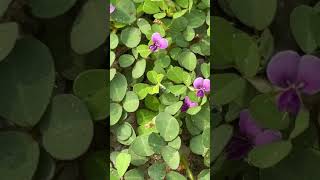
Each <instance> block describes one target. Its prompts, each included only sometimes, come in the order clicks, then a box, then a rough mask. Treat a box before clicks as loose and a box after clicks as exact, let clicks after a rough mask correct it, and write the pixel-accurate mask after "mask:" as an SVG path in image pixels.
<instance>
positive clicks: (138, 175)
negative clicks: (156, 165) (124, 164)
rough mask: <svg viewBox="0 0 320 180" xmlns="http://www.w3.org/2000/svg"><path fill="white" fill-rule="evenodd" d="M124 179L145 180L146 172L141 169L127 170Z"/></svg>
mask: <svg viewBox="0 0 320 180" xmlns="http://www.w3.org/2000/svg"><path fill="white" fill-rule="evenodd" d="M124 179H132V180H144V174H143V172H142V171H141V170H139V169H131V170H130V171H128V172H126V174H125V175H124Z"/></svg>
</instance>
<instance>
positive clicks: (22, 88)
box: [0, 38, 55, 127]
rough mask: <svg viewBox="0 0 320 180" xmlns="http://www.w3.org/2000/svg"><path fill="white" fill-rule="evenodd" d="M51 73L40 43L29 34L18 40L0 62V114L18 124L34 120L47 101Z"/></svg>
mask: <svg viewBox="0 0 320 180" xmlns="http://www.w3.org/2000/svg"><path fill="white" fill-rule="evenodd" d="M54 75H55V73H54V64H53V59H52V56H51V54H50V51H49V49H48V48H47V47H46V46H45V45H44V44H42V43H41V42H40V41H38V40H35V39H33V38H23V39H20V40H18V41H17V44H16V46H15V48H14V49H13V51H12V52H11V53H10V55H9V56H8V57H7V59H6V60H5V61H3V62H1V66H0V82H1V83H2V88H1V90H0V101H1V104H0V115H1V116H2V117H4V118H6V119H8V120H10V121H12V122H14V123H15V124H17V125H19V126H28V127H32V126H34V125H35V124H37V123H38V122H39V120H40V118H41V116H42V115H43V113H44V112H45V110H46V108H47V105H48V103H49V100H50V97H51V93H52V89H53V85H54Z"/></svg>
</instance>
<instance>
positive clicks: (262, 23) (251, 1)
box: [229, 0, 277, 30]
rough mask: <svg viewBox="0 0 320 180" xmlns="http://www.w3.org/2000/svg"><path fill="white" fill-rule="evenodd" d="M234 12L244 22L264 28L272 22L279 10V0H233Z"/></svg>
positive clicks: (231, 5) (231, 4)
mask: <svg viewBox="0 0 320 180" xmlns="http://www.w3.org/2000/svg"><path fill="white" fill-rule="evenodd" d="M229 3H230V7H231V9H232V12H233V13H234V14H235V16H236V17H237V18H238V19H239V20H240V21H241V22H242V23H244V24H246V25H247V26H250V27H254V28H256V29H257V30H263V29H265V28H266V27H267V26H269V25H270V24H271V22H272V21H273V18H274V16H275V14H276V10H277V0H268V1H266V0H232V1H229Z"/></svg>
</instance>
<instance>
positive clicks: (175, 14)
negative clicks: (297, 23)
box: [172, 9, 188, 19]
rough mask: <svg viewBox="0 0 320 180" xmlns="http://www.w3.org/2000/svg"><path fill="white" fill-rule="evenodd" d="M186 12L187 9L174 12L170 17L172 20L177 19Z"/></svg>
mask: <svg viewBox="0 0 320 180" xmlns="http://www.w3.org/2000/svg"><path fill="white" fill-rule="evenodd" d="M187 11H188V10H187V9H184V10H182V11H178V12H175V13H174V14H173V17H172V18H173V19H176V18H179V17H181V16H183V15H185V14H186V12H187Z"/></svg>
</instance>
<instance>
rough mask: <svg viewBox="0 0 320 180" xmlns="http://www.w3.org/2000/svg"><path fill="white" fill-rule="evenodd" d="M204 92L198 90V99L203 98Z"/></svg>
mask: <svg viewBox="0 0 320 180" xmlns="http://www.w3.org/2000/svg"><path fill="white" fill-rule="evenodd" d="M203 96H204V91H203V90H202V89H199V90H197V97H203Z"/></svg>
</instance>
